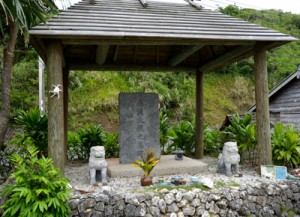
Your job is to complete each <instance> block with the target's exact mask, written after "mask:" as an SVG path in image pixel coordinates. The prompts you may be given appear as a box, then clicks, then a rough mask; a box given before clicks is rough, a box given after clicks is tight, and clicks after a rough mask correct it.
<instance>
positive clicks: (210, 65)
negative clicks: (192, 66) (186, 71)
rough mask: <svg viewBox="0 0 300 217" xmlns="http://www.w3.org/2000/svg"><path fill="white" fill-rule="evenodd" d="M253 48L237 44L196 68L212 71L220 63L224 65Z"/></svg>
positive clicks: (201, 70) (202, 70)
mask: <svg viewBox="0 0 300 217" xmlns="http://www.w3.org/2000/svg"><path fill="white" fill-rule="evenodd" d="M252 49H253V46H239V47H236V48H234V49H232V50H230V51H228V52H226V53H224V54H223V55H221V56H219V57H216V58H215V59H213V60H211V61H209V62H206V63H205V64H203V65H201V66H200V67H199V68H198V69H199V71H200V72H209V71H212V70H214V69H216V68H218V67H220V66H222V65H225V64H226V63H228V62H229V61H230V60H232V59H234V58H237V57H239V56H241V55H243V54H245V53H247V52H249V51H251V50H252Z"/></svg>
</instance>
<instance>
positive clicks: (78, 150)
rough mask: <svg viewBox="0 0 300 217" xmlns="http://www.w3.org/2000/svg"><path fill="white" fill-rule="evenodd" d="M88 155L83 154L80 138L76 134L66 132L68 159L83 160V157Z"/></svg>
mask: <svg viewBox="0 0 300 217" xmlns="http://www.w3.org/2000/svg"><path fill="white" fill-rule="evenodd" d="M87 154H88V153H85V150H83V148H82V146H81V142H80V138H79V135H78V133H77V132H71V131H70V132H68V159H70V160H74V159H76V158H78V159H84V157H83V156H86V155H87Z"/></svg>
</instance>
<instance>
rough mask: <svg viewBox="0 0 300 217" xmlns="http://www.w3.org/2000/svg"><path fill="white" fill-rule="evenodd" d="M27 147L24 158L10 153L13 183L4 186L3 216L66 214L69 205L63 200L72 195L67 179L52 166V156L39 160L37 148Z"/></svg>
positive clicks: (68, 210)
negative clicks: (26, 153)
mask: <svg viewBox="0 0 300 217" xmlns="http://www.w3.org/2000/svg"><path fill="white" fill-rule="evenodd" d="M27 150H28V156H27V158H25V159H24V158H23V157H21V156H20V155H18V154H13V155H12V156H11V160H12V162H13V163H14V165H15V167H16V171H15V172H14V173H12V174H11V176H10V178H13V179H14V180H15V182H14V183H12V184H11V185H8V186H6V187H5V188H4V191H3V193H4V196H8V200H7V201H6V202H5V204H4V205H3V206H2V208H3V209H4V213H3V216H4V217H7V216H32V217H34V216H36V217H39V216H45V217H46V216H48V217H50V216H52V217H55V216H66V217H67V216H68V213H69V212H70V207H69V206H68V205H67V203H66V202H67V201H68V200H69V199H70V197H71V196H70V189H69V188H68V187H67V185H68V183H69V181H68V179H66V178H64V177H63V176H62V175H61V174H60V172H59V169H56V168H54V166H53V164H52V160H51V159H48V158H45V157H44V156H42V157H41V158H39V159H38V158H37V154H38V151H37V148H33V147H28V149H27Z"/></svg>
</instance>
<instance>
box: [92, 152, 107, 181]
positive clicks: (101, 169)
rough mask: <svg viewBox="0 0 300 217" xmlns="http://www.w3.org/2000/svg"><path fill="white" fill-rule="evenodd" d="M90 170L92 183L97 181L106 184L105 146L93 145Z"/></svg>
mask: <svg viewBox="0 0 300 217" xmlns="http://www.w3.org/2000/svg"><path fill="white" fill-rule="evenodd" d="M89 170H90V176H91V185H93V184H95V183H96V182H102V184H106V183H107V181H106V171H107V163H106V161H105V149H104V146H93V147H91V151H90V158H89Z"/></svg>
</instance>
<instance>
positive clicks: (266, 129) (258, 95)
mask: <svg viewBox="0 0 300 217" xmlns="http://www.w3.org/2000/svg"><path fill="white" fill-rule="evenodd" d="M254 70H255V101H256V126H257V138H258V143H257V145H258V155H259V163H260V165H271V164H272V146H271V134H270V114H269V90H268V73H267V61H266V44H265V43H263V42H258V43H257V44H256V45H255V46H254Z"/></svg>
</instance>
